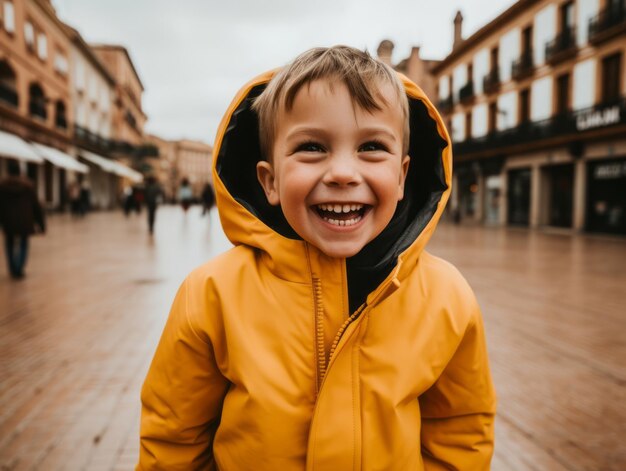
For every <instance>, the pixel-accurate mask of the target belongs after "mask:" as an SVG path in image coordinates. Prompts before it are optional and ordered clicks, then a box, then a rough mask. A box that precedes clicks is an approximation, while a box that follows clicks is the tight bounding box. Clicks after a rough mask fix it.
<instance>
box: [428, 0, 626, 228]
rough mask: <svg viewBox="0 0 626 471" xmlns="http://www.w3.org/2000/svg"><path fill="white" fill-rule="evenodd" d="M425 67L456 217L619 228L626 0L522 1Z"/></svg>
mask: <svg viewBox="0 0 626 471" xmlns="http://www.w3.org/2000/svg"><path fill="white" fill-rule="evenodd" d="M461 28H462V17H461V16H460V15H457V18H456V19H455V46H454V48H453V50H452V52H451V53H450V54H449V55H448V56H447V57H446V58H445V59H444V60H443V61H441V62H440V63H439V64H437V65H435V67H434V68H433V73H434V75H435V79H436V81H437V90H438V92H437V94H438V103H439V110H440V111H441V112H442V115H443V116H444V118H445V120H446V122H447V124H448V127H449V129H450V131H451V135H452V139H453V143H454V164H455V177H454V178H455V181H454V192H453V195H452V201H451V203H452V204H451V206H452V210H453V211H456V212H457V214H458V215H459V216H460V217H461V218H462V219H463V220H468V219H469V220H474V221H479V222H483V223H488V224H509V225H520V226H527V227H533V228H535V227H560V228H567V229H571V230H575V231H583V230H584V231H588V232H602V233H617V234H626V63H625V62H626V60H625V55H626V2H624V1H623V0H600V1H598V0H574V1H571V0H521V1H518V2H516V3H515V4H514V5H513V6H511V7H510V8H509V9H508V10H506V11H505V12H503V13H502V14H501V15H499V16H498V17H497V18H495V19H494V20H493V21H491V22H490V23H489V24H487V25H485V26H484V27H482V28H481V29H480V30H478V31H477V32H476V33H474V34H473V35H472V36H470V37H469V38H467V39H463V38H462V34H461Z"/></svg>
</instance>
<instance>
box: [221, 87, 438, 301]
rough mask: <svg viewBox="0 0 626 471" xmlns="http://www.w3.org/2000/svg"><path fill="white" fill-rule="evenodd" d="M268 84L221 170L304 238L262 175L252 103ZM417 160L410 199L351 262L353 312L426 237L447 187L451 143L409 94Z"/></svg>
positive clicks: (225, 150) (263, 215)
mask: <svg viewBox="0 0 626 471" xmlns="http://www.w3.org/2000/svg"><path fill="white" fill-rule="evenodd" d="M265 86H266V84H265V83H264V84H260V85H257V86H255V87H253V88H252V89H251V90H250V92H249V93H248V95H247V96H246V98H244V100H243V101H242V102H241V103H240V104H239V106H238V107H237V108H236V109H235V111H234V112H233V113H232V115H231V117H230V121H229V122H228V126H227V127H226V131H225V132H224V136H223V139H222V144H221V146H220V150H219V153H218V155H217V161H216V170H217V174H218V175H219V177H220V179H221V180H222V182H223V183H224V186H225V187H226V189H227V190H228V192H229V193H230V195H231V196H232V197H233V198H234V199H235V200H236V201H237V202H238V203H239V204H241V205H242V206H243V207H244V208H246V209H247V210H248V211H249V212H250V213H251V214H253V215H254V216H255V217H257V218H258V219H260V220H261V221H262V222H263V223H264V224H265V225H267V226H268V227H270V228H271V229H272V230H274V231H275V232H277V233H278V234H281V235H282V236H284V237H287V238H289V239H296V240H299V239H300V237H299V236H298V234H296V232H295V231H294V230H293V229H292V228H291V226H290V225H289V224H288V223H287V220H286V219H285V217H284V215H283V213H282V210H281V208H280V207H279V206H271V205H270V204H269V203H268V202H267V199H266V197H265V193H264V192H263V189H262V188H261V185H260V184H259V182H258V180H257V177H256V164H257V162H259V161H260V160H263V156H262V154H261V149H260V147H259V127H258V118H257V115H256V113H255V112H254V111H252V109H251V106H252V103H253V102H254V99H255V98H256V97H257V96H259V95H260V94H261V92H262V91H263V90H264V88H265ZM409 110H410V128H411V139H410V143H409V155H410V157H411V162H410V165H409V170H408V174H407V177H406V184H405V194H404V198H403V199H402V201H400V203H399V204H398V208H397V209H396V212H395V214H394V216H393V218H392V220H391V222H390V223H389V225H388V226H387V228H386V229H385V230H384V231H383V232H382V233H381V234H380V235H379V236H378V237H376V239H374V240H373V241H372V242H370V243H369V244H367V245H366V246H365V247H364V248H363V249H362V250H361V252H359V253H358V254H357V255H355V256H354V257H351V258H349V259H347V260H346V263H347V272H348V291H349V300H350V310H351V311H352V312H354V311H355V310H356V309H357V308H358V307H359V306H360V305H361V304H362V303H363V302H364V301H365V298H366V297H367V294H368V293H370V292H371V291H372V290H373V289H375V288H376V286H378V285H379V284H380V282H381V281H383V280H384V279H385V278H386V277H387V275H388V274H389V273H390V272H391V270H392V269H393V267H394V266H395V264H396V261H397V258H398V255H400V254H401V253H402V252H403V251H405V250H406V249H407V248H408V247H409V246H410V245H411V244H412V243H413V242H414V241H415V240H416V239H417V238H418V236H419V235H420V233H421V232H422V230H423V229H424V228H425V227H426V225H427V224H428V222H429V221H430V219H431V218H432V217H433V215H434V214H435V212H436V210H437V205H438V203H439V201H440V199H441V197H442V195H443V193H444V192H445V191H446V189H447V185H446V183H445V172H444V167H443V160H442V152H443V149H445V148H446V146H447V145H448V143H447V141H446V140H445V139H444V138H443V137H442V136H440V135H439V132H438V130H437V122H436V121H435V119H434V118H432V117H431V116H430V115H429V113H428V107H427V105H426V104H425V103H424V102H422V101H421V100H419V99H417V98H412V97H409Z"/></svg>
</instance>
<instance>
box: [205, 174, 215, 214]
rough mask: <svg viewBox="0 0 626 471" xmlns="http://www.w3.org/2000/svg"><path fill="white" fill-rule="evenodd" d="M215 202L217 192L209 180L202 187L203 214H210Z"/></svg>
mask: <svg viewBox="0 0 626 471" xmlns="http://www.w3.org/2000/svg"><path fill="white" fill-rule="evenodd" d="M214 204H215V193H214V192H213V187H212V186H211V184H210V183H208V182H207V184H206V185H204V188H203V189H202V215H203V216H204V215H205V214H208V213H209V212H210V211H211V208H212V207H213V205H214Z"/></svg>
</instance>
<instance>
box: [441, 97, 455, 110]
mask: <svg viewBox="0 0 626 471" xmlns="http://www.w3.org/2000/svg"><path fill="white" fill-rule="evenodd" d="M453 105H454V103H453V102H452V95H450V96H449V97H448V98H442V99H441V100H439V105H438V108H439V111H441V112H442V113H447V112H448V111H450V110H451V109H452V106H453Z"/></svg>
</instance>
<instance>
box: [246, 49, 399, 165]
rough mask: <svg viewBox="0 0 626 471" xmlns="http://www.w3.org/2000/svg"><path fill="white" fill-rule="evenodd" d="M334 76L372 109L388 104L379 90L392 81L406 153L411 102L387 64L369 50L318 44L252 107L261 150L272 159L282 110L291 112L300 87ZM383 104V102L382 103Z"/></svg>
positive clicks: (362, 105) (273, 81)
mask: <svg viewBox="0 0 626 471" xmlns="http://www.w3.org/2000/svg"><path fill="white" fill-rule="evenodd" d="M320 79H327V80H329V79H335V80H339V81H341V82H343V83H344V84H345V85H346V87H347V88H348V92H349V93H350V96H351V97H352V100H353V102H354V104H356V105H358V106H359V107H360V108H362V109H364V110H366V111H369V112H373V111H374V110H381V109H382V105H385V106H386V105H388V103H387V101H386V100H385V98H384V97H383V95H382V94H381V93H380V88H381V86H382V85H385V84H389V85H391V86H392V87H393V89H394V91H395V92H396V94H397V97H398V102H399V103H400V106H401V108H402V113H403V118H404V129H403V142H402V149H403V154H404V155H406V154H407V152H408V149H409V133H410V131H409V101H408V97H407V95H406V92H405V90H404V85H403V84H402V82H401V81H400V78H399V77H398V75H397V74H396V73H395V72H394V70H393V69H392V68H391V67H389V66H388V65H387V64H385V63H383V62H381V61H380V60H378V59H375V58H373V57H372V56H371V55H370V54H369V53H368V52H366V51H360V50H358V49H355V48H353V47H348V46H333V47H330V48H325V47H318V48H314V49H309V50H308V51H306V52H304V53H302V54H300V55H299V56H298V57H296V58H295V59H294V60H293V62H291V63H290V64H288V65H287V66H285V67H283V68H282V69H281V70H280V71H279V72H278V73H277V74H276V75H274V77H273V78H272V79H271V80H270V82H269V83H268V85H267V87H266V88H265V90H263V92H262V93H261V94H260V95H259V96H258V97H257V98H256V100H255V101H254V103H253V105H252V109H253V110H254V111H256V113H257V115H258V117H259V140H260V144H261V152H262V153H263V155H264V156H265V158H266V159H267V160H271V156H272V148H273V146H274V138H275V136H276V122H277V116H278V113H279V111H281V107H282V110H285V111H290V110H291V109H292V107H293V102H294V100H295V98H296V95H297V94H298V92H299V91H300V89H301V88H302V87H303V86H304V85H307V84H309V83H311V82H313V81H315V80H320ZM381 103H382V105H381Z"/></svg>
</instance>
